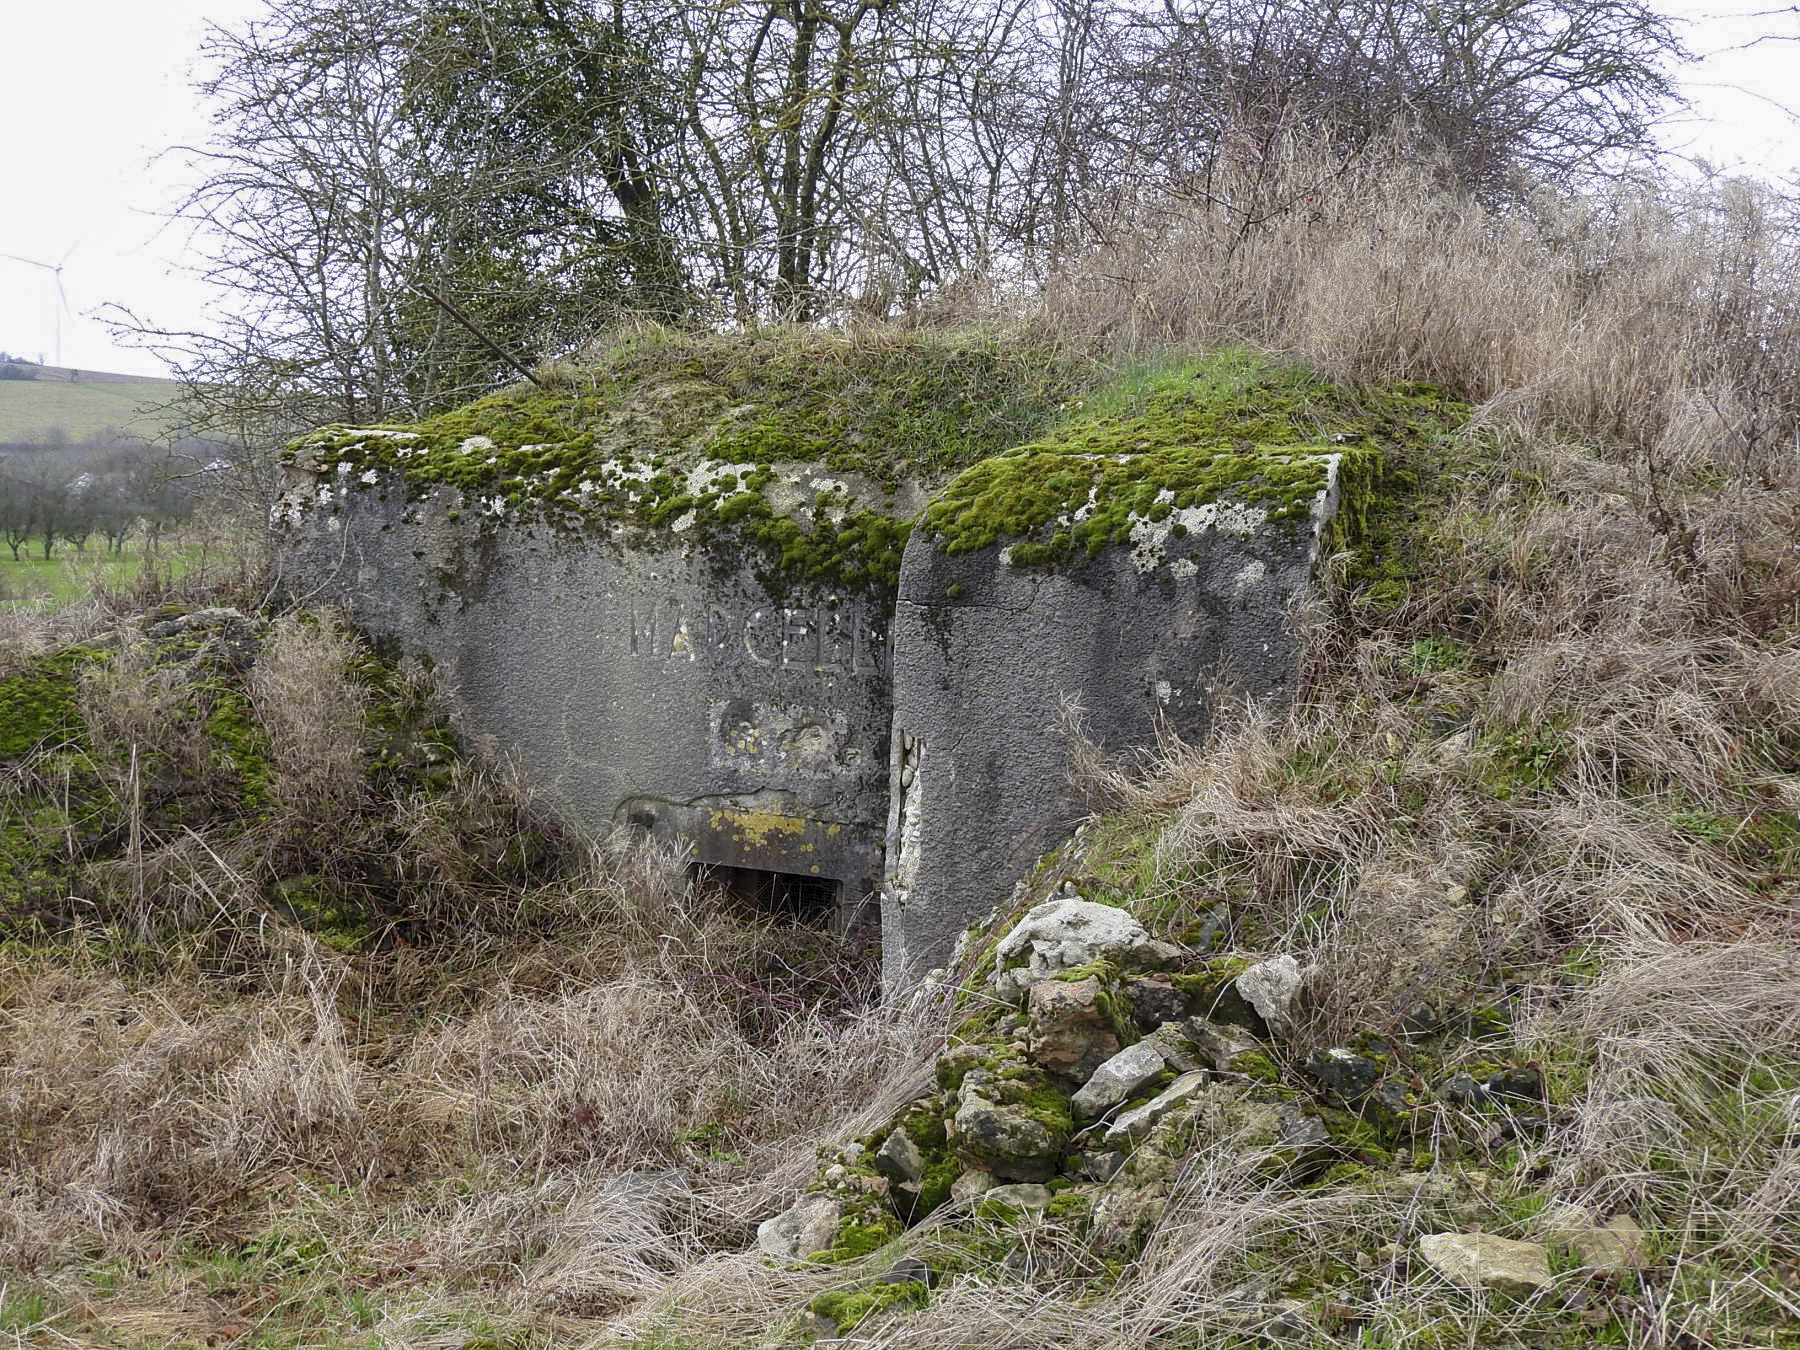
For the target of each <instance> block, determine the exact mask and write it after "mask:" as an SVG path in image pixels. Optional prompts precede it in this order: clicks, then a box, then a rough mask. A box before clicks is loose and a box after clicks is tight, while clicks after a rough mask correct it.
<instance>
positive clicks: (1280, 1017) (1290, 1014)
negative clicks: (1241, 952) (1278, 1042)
mask: <svg viewBox="0 0 1800 1350" xmlns="http://www.w3.org/2000/svg"><path fill="white" fill-rule="evenodd" d="M1301 983H1302V980H1301V975H1300V963H1299V962H1298V961H1296V960H1295V959H1294V958H1293V957H1291V956H1277V957H1274V958H1272V959H1270V960H1268V961H1258V962H1257V963H1256V964H1255V965H1253V966H1251V967H1250V969H1248V970H1246V971H1245V972H1244V973H1243V974H1242V975H1240V976H1238V977H1237V980H1236V987H1237V991H1238V993H1240V994H1242V995H1243V997H1244V1001H1245V1002H1246V1003H1248V1004H1249V1005H1250V1006H1251V1007H1252V1008H1255V1009H1256V1013H1257V1016H1259V1017H1261V1018H1262V1020H1263V1021H1264V1022H1266V1023H1268V1025H1269V1030H1271V1031H1280V1030H1281V1029H1283V1028H1284V1027H1287V1026H1290V1025H1292V1023H1293V1020H1294V1005H1295V1004H1296V1003H1297V1002H1299V999H1300V986H1301Z"/></svg>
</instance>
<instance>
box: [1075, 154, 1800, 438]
mask: <svg viewBox="0 0 1800 1350" xmlns="http://www.w3.org/2000/svg"><path fill="white" fill-rule="evenodd" d="M1221 173H1222V174H1223V175H1224V176H1223V177H1222V178H1221V179H1220V180H1219V181H1218V182H1216V183H1214V184H1213V185H1212V188H1211V190H1210V191H1209V192H1208V193H1207V194H1206V195H1205V196H1204V197H1200V198H1194V199H1184V200H1177V201H1169V200H1166V199H1165V200H1158V201H1153V202H1146V203H1142V204H1140V206H1139V207H1138V209H1137V210H1136V211H1135V212H1133V213H1131V214H1130V215H1129V217H1128V218H1127V219H1126V221H1125V222H1124V224H1123V225H1122V226H1121V227H1119V228H1116V229H1115V230H1114V231H1113V232H1112V235H1111V238H1109V239H1108V240H1107V241H1106V242H1104V243H1102V244H1101V245H1099V246H1098V247H1096V248H1095V249H1094V250H1093V251H1092V253H1091V254H1090V255H1089V256H1088V257H1087V258H1085V259H1084V260H1081V261H1078V262H1076V263H1075V264H1073V265H1071V266H1069V267H1068V268H1067V269H1066V270H1065V271H1064V272H1063V273H1062V274H1060V275H1058V276H1057V277H1055V278H1054V279H1053V280H1052V282H1051V283H1050V285H1049V287H1048V289H1047V294H1046V296H1045V299H1044V303H1043V305H1042V307H1041V315H1040V317H1041V321H1043V322H1045V323H1047V324H1050V325H1053V326H1055V327H1057V328H1059V329H1062V330H1065V331H1068V332H1071V333H1079V334H1081V335H1083V336H1084V337H1086V338H1089V339H1090V340H1091V339H1092V338H1094V337H1096V336H1098V337H1101V338H1104V339H1107V340H1110V341H1111V342H1113V343H1115V344H1117V345H1119V346H1121V347H1124V348H1125V349H1127V350H1133V351H1150V352H1154V351H1164V350H1171V349H1193V348H1204V347H1207V346H1212V345H1217V344H1219V343H1222V342H1230V341H1244V340H1249V341H1253V342H1259V343H1262V344H1265V345H1267V346H1269V347H1271V348H1274V349H1277V350H1281V351H1288V352H1292V353H1294V354H1295V355H1297V356H1300V357H1302V358H1304V359H1305V360H1307V361H1309V362H1310V363H1312V364H1313V365H1315V366H1316V367H1317V368H1319V369H1320V370H1323V371H1326V372H1329V373H1333V374H1336V375H1339V376H1342V377H1345V378H1347V379H1350V380H1352V381H1364V380H1406V379H1424V380H1435V381H1441V382H1444V383H1447V384H1450V385H1452V386H1453V387H1455V388H1457V389H1458V390H1460V391H1462V392H1463V393H1464V394H1466V395H1468V396H1470V397H1472V398H1474V399H1476V400H1477V401H1480V402H1483V403H1487V404H1488V405H1489V408H1488V415H1489V416H1490V417H1501V416H1509V417H1513V418H1520V419H1523V420H1526V421H1528V422H1529V423H1531V424H1532V425H1534V426H1539V427H1562V428H1564V429H1566V430H1569V431H1571V432H1574V433H1576V434H1580V435H1588V436H1594V437H1602V438H1605V439H1606V440H1607V441H1611V442H1619V443H1623V444H1625V445H1628V446H1631V447H1634V448H1635V449H1637V450H1638V451H1639V452H1643V451H1645V450H1650V451H1654V452H1656V453H1657V454H1659V455H1662V456H1665V457H1675V458H1678V459H1680V460H1682V461H1683V462H1686V463H1694V462H1698V461H1713V462H1717V460H1718V459H1719V458H1720V457H1721V456H1724V457H1725V458H1728V459H1730V458H1737V459H1741V458H1743V457H1744V456H1746V455H1748V456H1756V455H1759V454H1762V453H1767V452H1769V451H1771V450H1778V449H1779V448H1780V447H1781V445H1782V443H1783V442H1784V440H1785V438H1786V433H1787V431H1788V427H1787V425H1786V419H1788V418H1791V415H1792V413H1793V410H1794V409H1795V408H1796V407H1797V406H1800V376H1797V375H1796V371H1800V360H1797V359H1796V357H1797V356H1800V311H1797V310H1796V308H1795V306H1794V299H1795V297H1796V295H1797V294H1800V257H1797V255H1796V253H1795V251H1794V243H1795V237H1796V234H1795V232H1796V228H1797V227H1800V219H1797V218H1796V213H1795V208H1794V203H1793V202H1792V201H1791V200H1790V199H1788V198H1785V197H1783V196H1782V195H1781V194H1780V193H1779V192H1777V191H1775V190H1773V189H1769V188H1765V187H1762V186H1759V185H1757V184H1754V183H1750V182H1745V181H1737V180H1725V181H1721V182H1718V183H1708V184H1699V185H1693V186H1685V185H1681V184H1673V183H1670V182H1668V181H1667V180H1660V179H1645V180H1642V181H1639V182H1635V183H1632V182H1627V183H1621V184H1620V185H1619V186H1617V187H1616V188H1615V189H1614V190H1612V191H1611V192H1610V193H1608V194H1606V195H1603V196H1595V197H1583V198H1569V197H1566V196H1550V195H1545V196H1543V197H1541V198H1539V199H1538V200H1536V201H1535V202H1534V203H1532V205H1531V206H1530V207H1529V208H1528V209H1525V210H1522V211H1520V212H1518V213H1516V214H1511V215H1499V214H1496V213H1494V212H1493V211H1491V210H1489V209H1488V208H1486V207H1483V206H1482V205H1481V204H1479V203H1478V202H1477V201H1476V200H1475V199H1473V198H1472V197H1470V196H1468V195H1466V194H1464V193H1461V192H1459V191H1457V190H1455V189H1452V188H1448V187H1446V186H1445V178H1444V176H1443V175H1441V174H1439V173H1437V172H1435V170H1434V167H1433V166H1432V165H1431V164H1430V163H1426V162H1421V161H1420V160H1419V159H1418V158H1417V156H1416V155H1415V154H1414V153H1412V152H1411V151H1410V150H1409V149H1408V148H1407V146H1406V145H1405V143H1404V141H1401V140H1396V141H1392V142H1388V143H1378V144H1375V145H1373V146H1371V147H1369V148H1366V149H1364V150H1363V151H1361V152H1360V153H1358V154H1355V155H1352V156H1348V157H1346V156H1344V155H1341V154H1339V153H1338V152H1336V150H1335V149H1334V148H1333V147H1330V146H1323V147H1322V146H1320V145H1318V144H1317V143H1309V142H1307V141H1306V140H1304V139H1302V138H1299V137H1294V138H1290V139H1288V140H1285V141H1282V142H1280V143H1277V144H1275V145H1274V146H1273V147H1272V148H1271V149H1270V150H1269V152H1268V153H1267V154H1266V155H1264V156H1261V157H1257V158H1252V159H1248V160H1244V161H1241V162H1237V163H1235V164H1233V165H1230V166H1226V167H1224V168H1223V169H1222V170H1221Z"/></svg>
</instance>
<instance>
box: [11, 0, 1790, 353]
mask: <svg viewBox="0 0 1800 1350" xmlns="http://www.w3.org/2000/svg"><path fill="white" fill-rule="evenodd" d="M1776 3H1777V0H1769V4H1770V5H1771V6H1774V5H1775V4H1776ZM1761 7H1762V6H1760V5H1756V4H1754V3H1752V4H1750V5H1746V6H1745V7H1744V8H1743V9H1731V10H1728V11H1727V13H1728V14H1732V15H1735V16H1737V17H1728V18H1717V17H1714V16H1713V13H1712V11H1711V10H1710V9H1709V8H1708V7H1706V6H1703V5H1701V4H1698V3H1694V0H1680V3H1678V4H1674V5H1672V6H1671V9H1672V10H1673V11H1674V12H1676V13H1678V14H1680V15H1682V16H1684V17H1685V18H1686V19H1687V20H1688V21H1689V22H1690V25H1691V26H1690V29H1689V33H1688V41H1689V45H1690V46H1692V47H1693V48H1694V49H1695V50H1696V51H1697V52H1700V53H1703V54H1706V55H1707V59H1706V60H1704V61H1703V62H1702V63H1701V64H1700V65H1698V66H1697V67H1695V68H1693V69H1692V70H1691V71H1689V72H1688V73H1687V90H1688V94H1689V97H1690V98H1691V99H1692V100H1693V102H1694V104H1695V105H1696V106H1695V111H1694V114H1693V115H1692V116H1690V117H1689V118H1687V119H1685V120H1684V121H1682V122H1681V123H1679V124H1677V125H1673V126H1671V127H1670V128H1669V131H1668V135H1667V137H1666V139H1667V141H1668V143H1669V144H1670V145H1671V146H1674V147H1678V148H1680V149H1682V150H1684V151H1686V152H1687V153H1690V154H1694V155H1701V156H1705V157H1708V158H1710V159H1711V160H1713V161H1714V162H1715V163H1717V164H1720V165H1724V166H1734V167H1743V168H1747V169H1752V170H1755V171H1760V172H1764V173H1769V174H1773V175H1776V176H1780V177H1783V178H1785V177H1787V176H1788V175H1790V174H1792V173H1794V172H1795V170H1796V169H1800V126H1796V124H1795V123H1794V121H1793V120H1792V119H1791V118H1790V117H1789V116H1787V115H1786V114H1784V113H1783V112H1782V111H1780V107H1779V105H1781V104H1787V105H1789V106H1793V105H1796V104H1800V79H1796V71H1800V42H1789V43H1764V44H1763V45H1761V46H1760V47H1754V48H1751V49H1749V50H1731V49H1732V48H1734V47H1736V46H1738V45H1739V44H1741V43H1744V42H1747V41H1749V40H1751V39H1752V38H1754V37H1756V36H1757V35H1758V34H1759V33H1762V32H1767V31H1770V30H1771V29H1775V30H1777V31H1784V32H1787V33H1789V34H1800V17H1797V16H1795V15H1794V14H1792V13H1789V14H1786V15H1783V16H1779V17H1777V18H1774V19H1757V18H1754V17H1750V16H1751V15H1753V13H1754V11H1755V10H1756V9H1758V8H1761ZM6 8H7V10H8V11H9V12H8V13H7V15H6V19H5V29H4V34H5V37H4V42H0V128H3V129H4V130H0V253H10V254H18V255H20V256H22V257H25V258H31V259H37V260H41V261H43V262H47V263H56V262H58V261H60V260H62V259H64V258H65V257H66V258H67V262H66V264H65V267H64V270H63V273H62V280H63V286H64V288H65V290H66V291H67V293H68V298H69V306H70V309H71V310H72V311H73V316H72V317H66V318H64V320H63V324H62V335H61V340H62V360H63V363H64V364H65V365H73V366H82V367H86V368H88V369H93V370H119V371H131V372H136V373H141V374H146V375H156V374H165V373H167V372H165V371H164V370H163V369H162V367H161V365H160V363H159V362H158V361H157V360H156V359H155V358H154V357H152V356H150V355H148V354H147V353H144V352H141V351H135V350H132V349H130V348H128V347H120V346H117V345H115V344H114V343H113V341H112V340H111V338H110V337H109V336H108V333H107V330H106V328H105V326H104V325H103V324H102V323H100V322H99V321H98V320H97V319H96V318H95V317H93V316H94V313H95V311H97V310H98V309H99V308H100V307H101V306H102V305H104V304H106V303H108V302H112V303H115V304H121V305H126V306H128V307H130V308H131V309H133V310H136V311H137V312H139V313H140V314H143V315H146V316H148V317H151V318H153V319H155V320H156V321H157V322H159V323H161V324H164V325H165V326H171V327H182V326H194V325H198V324H200V323H201V322H202V310H203V307H204V305H205V303H206V299H207V291H206V289H205V287H204V286H202V285H201V284H200V283H198V282H196V281H194V280H192V279H191V278H188V277H186V276H184V275H183V274H182V263H183V261H184V252H185V248H186V244H187V240H186V238H185V236H184V235H183V234H182V233H180V232H178V231H175V230H173V229H169V228H161V227H159V223H158V220H157V216H156V213H157V211H158V210H159V208H161V207H163V206H165V205H166V204H167V203H169V202H170V201H172V200H173V199H174V198H175V197H177V196H178V195H179V193H180V190H181V188H182V186H183V177H182V172H181V170H182V165H181V163H180V160H179V158H178V157H165V158H164V159H162V160H160V161H155V160H154V157H155V156H156V155H157V153H158V152H159V151H161V150H163V149H164V148H166V147H168V146H171V145H176V144H180V143H183V142H190V143H191V142H193V141H195V140H197V139H200V138H201V137H203V136H204V134H205V131H206V116H205V111H204V109H202V108H201V107H199V106H198V105H197V103H196V102H195V98H194V95H193V93H192V91H191V89H190V87H189V80H190V76H191V74H192V71H193V65H194V59H195V52H196V50H197V48H198V46H199V43H200V39H201V36H202V33H203V31H204V29H205V27H206V25H207V24H208V23H209V22H211V23H219V24H224V25H235V24H238V23H241V22H243V21H244V20H245V19H247V18H251V17H254V16H255V15H256V14H258V13H260V12H261V10H262V4H261V3H260V0H60V2H59V3H51V4H34V5H27V4H23V3H17V4H8V5H7V6H6ZM71 249H72V250H73V252H71V251H70V250H71ZM56 315H57V306H56V292H55V285H54V277H52V275H51V274H50V273H49V272H47V271H43V270H40V269H37V268H33V267H28V266H24V265H21V264H19V263H16V262H12V261H9V260H6V259H0V349H4V350H6V351H10V352H14V353H18V354H21V355H28V356H36V355H37V354H39V353H42V354H43V356H44V357H45V359H53V357H54V354H55V347H56V341H57V325H56Z"/></svg>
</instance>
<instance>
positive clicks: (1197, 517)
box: [1130, 488, 1269, 572]
mask: <svg viewBox="0 0 1800 1350" xmlns="http://www.w3.org/2000/svg"><path fill="white" fill-rule="evenodd" d="M1174 501H1175V494H1174V493H1173V492H1172V491H1170V490H1169V489H1168V488H1164V489H1163V490H1162V491H1161V492H1158V493H1157V494H1156V504H1157V505H1158V506H1169V507H1170V508H1171V509H1170V511H1169V513H1168V514H1167V515H1166V516H1164V517H1163V518H1162V519H1161V520H1152V519H1151V518H1150V517H1149V516H1147V515H1140V514H1139V513H1137V512H1135V511H1134V512H1132V514H1131V516H1130V522H1131V565H1132V566H1133V567H1135V568H1136V569H1137V570H1138V571H1140V572H1152V571H1155V570H1156V569H1157V568H1158V567H1160V566H1162V564H1163V563H1164V562H1165V561H1167V559H1168V544H1169V536H1170V535H1171V534H1173V533H1174V532H1175V527H1176V526H1177V525H1179V526H1181V527H1182V530H1183V531H1184V532H1185V533H1187V534H1191V535H1194V534H1203V533H1205V532H1206V531H1207V530H1220V531H1222V532H1224V533H1226V534H1229V535H1233V536H1235V537H1236V538H1239V539H1248V538H1249V537H1250V536H1251V535H1253V534H1255V533H1256V531H1258V530H1259V529H1261V528H1262V527H1263V526H1264V525H1266V524H1268V522H1269V513H1268V512H1267V511H1265V510H1263V509H1262V508H1261V507H1260V506H1254V505H1252V504H1250V503H1249V502H1238V501H1221V502H1205V503H1202V504H1201V505H1199V506H1174V505H1173V503H1174Z"/></svg>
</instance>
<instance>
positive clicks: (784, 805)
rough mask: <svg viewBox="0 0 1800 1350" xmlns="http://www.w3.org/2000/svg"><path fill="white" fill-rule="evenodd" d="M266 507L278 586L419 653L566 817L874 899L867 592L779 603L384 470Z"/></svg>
mask: <svg viewBox="0 0 1800 1350" xmlns="http://www.w3.org/2000/svg"><path fill="white" fill-rule="evenodd" d="M347 487H348V488H349V490H346V488H347ZM321 493H324V494H325V496H324V498H323V500H321V495H320V494H321ZM276 515H277V518H278V522H277V523H278V526H279V529H280V535H281V540H280V546H279V547H278V549H277V557H278V561H279V564H280V566H281V568H282V574H283V583H284V585H285V586H286V588H287V590H288V591H289V593H290V594H292V595H294V596H296V597H300V598H303V599H305V598H311V599H314V600H317V599H320V598H328V599H331V600H333V601H335V602H337V603H340V604H342V605H344V606H345V607H346V608H347V609H348V610H349V611H350V613H351V615H352V617H353V619H354V621H355V622H356V624H357V625H358V626H359V627H361V628H362V629H364V630H365V631H367V632H368V633H369V634H370V635H371V636H372V637H374V638H375V639H376V640H377V641H386V642H391V643H392V644H394V645H395V646H396V647H397V648H398V649H399V650H401V651H403V652H406V653H409V654H412V655H416V656H422V657H428V658H429V659H430V660H432V661H433V662H434V663H435V664H436V666H437V667H438V668H439V669H440V670H441V671H442V673H443V674H444V675H445V676H446V677H447V680H448V683H449V685H450V687H451V688H452V690H453V691H454V693H455V696H456V699H457V702H458V705H459V708H460V711H461V713H462V714H463V717H464V720H465V722H466V724H467V725H468V726H469V727H471V728H473V729H474V730H476V731H477V732H479V733H480V734H481V735H482V736H483V737H485V738H486V739H487V740H488V741H489V742H490V743H491V747H492V748H493V749H494V750H496V751H498V752H499V753H501V754H502V755H510V754H517V755H518V757H519V758H520V760H521V761H522V762H523V764H524V767H525V769H526V771H527V773H528V775H529V777H530V780H531V781H532V783H533V784H534V785H535V786H537V787H538V788H540V789H541V790H542V791H543V792H544V793H545V794H546V795H547V797H548V799H549V800H550V801H551V802H552V803H553V804H554V805H556V806H557V807H559V808H560V809H561V810H562V811H564V812H565V813H566V814H568V815H569V816H570V817H572V818H573V819H574V821H576V822H577V823H579V824H581V825H584V826H586V827H588V828H589V829H592V830H595V831H600V830H603V829H605V828H606V827H608V826H611V825H613V824H615V823H625V822H631V823H634V824H637V825H641V826H644V827H646V828H648V829H649V830H651V831H652V832H654V833H655V834H657V835H660V836H663V837H668V838H674V837H677V836H679V837H684V838H686V839H689V840H691V841H692V842H693V844H694V848H695V853H696V858H697V860H698V861H700V862H703V863H709V864H717V865H724V866H732V867H748V868H757V869H762V870H769V871H778V872H782V873H787V874H790V875H797V876H803V877H817V878H821V879H826V880H834V881H837V882H839V883H840V884H841V892H840V903H841V904H842V905H844V906H845V907H846V908H847V909H848V910H850V911H854V910H855V908H856V907H857V906H858V905H859V904H861V903H862V902H863V901H865V900H866V899H867V898H868V897H869V896H870V895H871V894H873V892H874V891H875V889H876V886H877V884H878V879H879V875H880V858H881V848H882V838H883V832H884V830H885V827H886V823H887V790H888V734H889V728H890V723H891V711H890V694H889V690H890V669H889V667H890V662H889V658H888V647H887V627H888V615H887V613H886V609H885V605H883V604H882V603H881V602H880V600H879V599H878V598H874V597H871V596H870V595H869V594H868V593H866V592H864V593H861V594H857V595H837V594H832V593H829V592H820V591H808V590H806V589H804V588H801V587H795V588H793V589H792V590H790V591H789V592H788V593H787V594H784V595H781V596H777V595H774V594H771V592H770V590H769V588H767V587H766V586H765V585H764V584H762V583H761V582H760V581H759V580H758V579H757V578H756V576H755V575H754V573H753V570H752V569H750V568H748V567H745V566H744V565H743V559H742V558H741V556H734V555H729V554H726V555H723V556H721V553H720V552H715V551H709V550H708V549H705V548H702V549H700V550H698V551H695V552H692V553H690V552H689V551H688V550H686V549H684V548H683V547H681V546H680V545H681V542H682V541H680V540H679V539H678V538H675V537H672V538H671V539H670V541H669V546H667V547H662V548H654V547H653V548H645V547H642V546H639V547H636V548H634V549H631V550H629V551H628V550H625V549H623V548H621V547H620V546H619V545H618V544H617V543H616V542H615V541H614V539H613V538H612V537H610V536H609V535H608V534H607V533H606V532H605V531H604V530H603V529H599V528H596V529H585V530H584V529H570V528H561V527H555V526H551V525H546V524H543V523H533V522H529V521H521V520H519V519H518V518H517V517H516V515H510V514H503V515H501V516H499V517H495V516H489V515H486V514H485V513H482V512H479V511H477V510H471V509H470V506H469V504H468V503H466V502H465V501H464V500H463V499H462V497H461V496H460V494H458V493H456V492H455V491H453V490H449V489H443V488H439V489H437V490H435V491H434V492H433V493H431V494H430V495H428V496H426V497H425V498H423V499H421V500H418V501H413V502H408V501H407V500H406V493H405V491H404V487H403V484H402V483H401V482H400V481H399V480H398V478H397V477H395V478H392V479H388V480H384V481H382V482H379V483H371V484H357V485H355V486H354V487H350V486H349V485H343V486H338V487H336V488H335V489H333V487H332V485H331V484H330V482H329V481H326V482H325V484H324V486H323V487H321V486H320V480H319V479H318V478H317V477H316V476H315V475H314V474H312V473H310V472H307V473H296V475H295V477H294V482H293V485H292V487H291V488H290V495H289V497H288V499H287V500H285V501H284V503H283V504H282V506H281V507H280V508H278V510H277V513H276ZM845 917H846V919H848V918H849V917H850V915H848V914H847V915H846V916H845Z"/></svg>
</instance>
